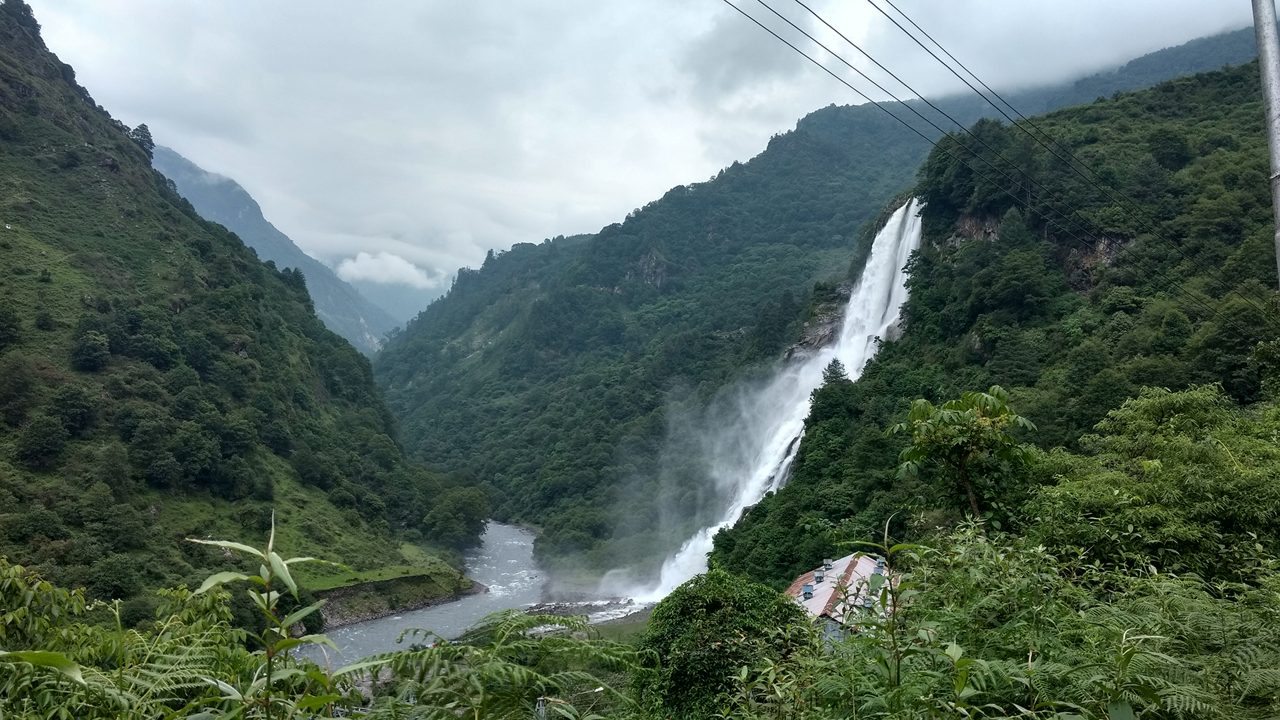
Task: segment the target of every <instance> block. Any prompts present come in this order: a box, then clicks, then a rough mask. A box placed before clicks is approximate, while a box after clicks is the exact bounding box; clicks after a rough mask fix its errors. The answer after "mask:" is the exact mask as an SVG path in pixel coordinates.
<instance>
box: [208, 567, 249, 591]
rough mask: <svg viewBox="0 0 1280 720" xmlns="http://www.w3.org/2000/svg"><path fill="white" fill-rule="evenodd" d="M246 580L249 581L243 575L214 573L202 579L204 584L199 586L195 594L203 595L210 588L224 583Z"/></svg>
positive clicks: (229, 572) (228, 572)
mask: <svg viewBox="0 0 1280 720" xmlns="http://www.w3.org/2000/svg"><path fill="white" fill-rule="evenodd" d="M248 579H249V576H248V575H245V574H244V573H238V572H231V571H227V572H220V573H214V574H212V575H210V576H209V577H207V578H205V579H204V582H203V583H202V584H201V585H200V589H199V590H196V592H195V594H196V595H199V594H200V593H203V592H205V591H207V590H209V589H211V588H214V587H217V586H219V585H222V584H225V583H229V582H236V581H237V580H248Z"/></svg>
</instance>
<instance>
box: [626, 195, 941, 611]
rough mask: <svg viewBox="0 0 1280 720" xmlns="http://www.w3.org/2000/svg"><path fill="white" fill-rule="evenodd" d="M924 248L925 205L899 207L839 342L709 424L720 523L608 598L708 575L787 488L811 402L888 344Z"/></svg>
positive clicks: (665, 590) (793, 365)
mask: <svg viewBox="0 0 1280 720" xmlns="http://www.w3.org/2000/svg"><path fill="white" fill-rule="evenodd" d="M919 244H920V204H919V202H918V201H916V200H915V199H912V200H910V201H909V202H907V204H905V205H903V206H902V207H900V208H898V210H897V211H895V212H894V213H893V215H892V216H891V217H890V218H889V221H888V222H887V223H886V224H885V226H884V228H883V229H882V230H880V232H879V233H878V234H877V235H876V237H875V240H874V242H873V243H872V248H871V254H870V256H868V258H867V263H866V265H865V266H864V267H863V270H862V276H861V277H860V278H859V279H858V283H857V284H856V285H855V286H854V288H853V292H852V294H851V295H850V297H849V304H848V306H847V307H846V309H845V314H844V322H843V324H842V326H841V329H840V334H839V336H838V338H837V339H836V342H835V343H834V344H832V345H831V346H829V347H825V348H821V349H820V350H817V351H815V352H813V353H812V354H809V355H807V356H804V357H797V358H793V359H792V360H791V361H790V362H787V363H785V364H783V365H782V366H781V367H780V368H779V369H778V371H777V373H776V374H775V375H774V376H773V377H772V378H771V379H770V380H769V381H767V382H766V383H765V384H764V385H762V386H757V387H754V388H753V389H751V390H746V391H744V392H742V393H741V394H740V396H739V398H738V400H737V402H735V403H732V404H731V405H730V407H731V408H732V412H731V414H730V415H729V416H728V417H725V416H723V415H721V414H716V415H715V416H712V417H709V418H708V422H707V423H706V429H705V431H703V432H702V434H701V438H702V441H701V442H700V443H699V448H700V451H701V454H702V458H701V461H702V464H703V466H704V468H705V471H706V475H707V481H708V482H709V483H711V484H712V485H713V486H714V489H715V491H716V495H717V496H718V497H719V498H720V502H721V504H722V505H721V511H720V513H719V515H718V517H719V520H718V521H716V522H715V523H713V524H711V525H708V526H707V527H704V528H702V529H701V530H699V531H698V532H697V533H695V534H694V535H693V536H692V537H690V538H689V539H688V540H686V541H685V542H684V544H683V545H682V546H681V547H680V549H679V550H677V551H676V552H675V553H674V554H672V555H671V556H670V557H668V558H667V559H666V560H665V561H664V562H663V564H662V570H661V572H660V574H659V576H658V578H657V579H656V580H654V581H653V582H651V583H647V584H635V583H633V582H631V581H629V580H628V579H627V571H626V570H621V571H617V572H614V573H610V575H609V576H606V578H605V580H604V581H603V582H602V584H601V590H602V592H603V593H604V594H606V595H622V596H626V597H632V598H635V599H636V600H637V601H640V602H656V601H658V600H661V599H662V598H664V597H666V596H667V595H668V594H669V593H670V592H671V591H672V590H674V589H675V588H676V587H678V586H679V585H680V584H681V583H683V582H685V581H686V580H688V579H689V578H692V577H693V576H695V575H697V574H699V573H701V572H704V571H705V570H706V568H707V553H709V552H710V551H711V546H712V539H713V538H714V537H715V534H716V533H717V532H719V531H720V530H721V529H723V528H725V527H728V526H729V525H731V524H733V523H734V522H735V521H737V519H738V517H739V516H740V515H741V514H742V512H743V511H744V510H746V509H747V508H749V507H751V506H752V505H754V504H756V503H757V502H759V501H760V499H761V498H763V497H764V495H765V493H767V492H771V491H774V490H777V489H778V488H779V487H781V485H782V484H783V483H784V482H786V480H787V476H788V472H789V471H790V468H791V463H792V462H793V461H794V460H795V454H796V451H797V450H798V449H799V446H800V443H799V442H798V441H799V439H800V436H801V435H802V434H803V433H804V420H805V418H806V417H807V416H808V415H809V398H810V395H811V394H812V393H813V391H814V390H815V389H816V388H817V387H818V386H819V385H821V384H822V371H823V370H824V369H825V368H826V367H827V365H828V364H829V363H830V362H831V361H832V360H833V359H836V360H839V361H840V362H841V363H843V364H844V366H845V368H846V370H847V371H848V373H849V376H850V377H851V378H853V379H857V377H858V376H859V375H861V374H862V369H863V367H865V366H866V364H867V361H868V360H870V359H871V358H872V357H873V356H875V353H876V350H877V349H878V348H879V346H878V344H877V339H878V338H881V337H884V336H885V335H886V334H887V333H888V332H889V331H890V330H891V329H892V328H893V327H894V326H895V325H897V323H898V317H899V310H900V308H901V306H902V303H903V302H904V301H905V300H906V299H907V289H906V285H905V283H906V273H905V272H904V270H903V268H904V267H905V266H906V264H907V259H908V258H909V257H910V255H911V252H912V251H913V250H915V249H916V247H918V246H919Z"/></svg>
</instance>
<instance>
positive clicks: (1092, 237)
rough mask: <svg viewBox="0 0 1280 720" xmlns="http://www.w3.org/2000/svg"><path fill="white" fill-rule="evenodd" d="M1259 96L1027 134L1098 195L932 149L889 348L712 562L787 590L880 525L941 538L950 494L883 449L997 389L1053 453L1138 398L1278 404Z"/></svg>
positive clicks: (1207, 82)
mask: <svg viewBox="0 0 1280 720" xmlns="http://www.w3.org/2000/svg"><path fill="white" fill-rule="evenodd" d="M1257 77H1258V70H1257V66H1256V64H1249V65H1242V66H1237V67H1234V68H1230V69H1228V70H1224V71H1220V72H1216V73H1208V74H1204V75H1198V76H1195V77H1191V78H1186V79H1182V80H1176V81H1172V82H1168V83H1164V84H1161V85H1159V86H1157V87H1155V88H1153V89H1151V90H1146V91H1140V92H1137V93H1132V94H1125V95H1120V96H1117V97H1116V98H1114V99H1111V100H1105V101H1100V102H1097V103H1094V104H1091V105H1086V106H1081V107H1077V108H1072V109H1068V110H1062V111H1059V112H1056V113H1053V114H1050V115H1048V116H1044V117H1041V118H1037V119H1036V120H1035V122H1036V124H1037V125H1038V126H1039V127H1040V128H1043V129H1044V130H1045V132H1046V133H1047V134H1048V135H1049V136H1050V137H1054V138H1057V139H1060V141H1061V142H1063V143H1064V145H1065V147H1067V148H1069V149H1070V151H1071V152H1072V153H1074V154H1076V155H1077V156H1078V157H1080V158H1081V159H1082V161H1083V163H1084V164H1085V166H1087V167H1090V168H1092V169H1094V170H1095V171H1096V172H1097V173H1098V174H1099V175H1100V176H1101V177H1103V178H1106V179H1107V181H1108V182H1109V183H1110V184H1111V185H1112V186H1113V187H1114V190H1113V191H1111V192H1110V193H1103V192H1100V191H1098V190H1097V189H1096V188H1094V187H1092V186H1091V185H1089V184H1088V183H1086V182H1085V181H1084V180H1083V179H1082V178H1080V177H1079V176H1078V175H1077V174H1076V173H1074V172H1073V171H1072V170H1071V169H1070V168H1069V167H1067V166H1065V164H1064V163H1063V162H1062V160H1060V159H1059V158H1056V157H1054V156H1052V155H1051V154H1050V153H1049V152H1048V151H1047V150H1045V149H1044V148H1042V147H1040V146H1038V145H1035V144H1034V143H1032V142H1031V141H1030V139H1028V137H1027V136H1026V135H1025V134H1022V133H1020V132H1018V131H1016V130H1015V129H1013V128H1010V127H1008V126H1003V125H998V124H996V123H992V122H981V123H979V124H978V125H977V126H975V128H974V133H975V134H976V135H977V136H979V137H981V138H982V139H983V140H984V141H985V142H986V143H987V144H988V145H990V146H991V147H992V148H996V149H998V150H999V152H1000V156H997V155H995V154H994V153H993V152H992V151H988V150H986V149H982V150H981V152H982V153H983V155H984V156H985V157H988V158H989V159H991V160H992V162H993V163H995V164H997V165H999V166H1000V167H1002V168H1006V169H1008V170H1010V173H1011V175H1010V178H1009V179H1008V180H992V179H990V177H989V176H990V175H991V174H992V173H990V172H989V171H988V170H987V168H986V166H984V165H982V164H981V163H978V162H973V161H970V163H964V162H961V161H960V160H957V159H956V158H957V157H966V156H967V153H966V152H965V151H963V150H961V149H960V148H961V147H964V146H968V147H979V146H978V144H977V143H976V142H975V141H974V140H972V139H970V138H968V137H965V136H952V137H950V138H948V139H947V140H946V141H944V143H943V144H942V149H940V150H938V151H935V152H934V153H932V154H931V155H930V158H929V160H928V161H927V162H926V163H925V165H924V167H923V168H922V170H921V174H920V179H919V183H918V185H917V187H916V189H915V192H916V194H917V195H918V196H919V197H921V198H922V199H923V200H924V201H925V203H926V205H925V210H924V225H925V242H924V245H923V247H922V249H921V250H920V251H919V252H918V253H917V254H916V256H915V257H914V258H913V260H912V262H911V265H910V268H911V275H910V279H909V281H908V287H909V289H910V291H911V292H910V298H909V300H908V301H907V302H906V304H905V305H904V307H903V315H904V318H905V321H904V324H903V331H902V333H901V336H900V337H899V338H898V339H896V340H895V341H893V342H889V343H886V344H885V345H884V346H883V348H882V349H881V351H880V353H879V354H878V355H877V357H876V358H875V359H873V360H872V361H871V362H870V363H869V364H868V366H867V368H866V369H865V371H864V373H863V375H862V376H861V377H860V378H859V380H858V381H857V382H854V383H850V382H848V381H844V382H836V383H831V384H829V385H828V386H825V387H823V388H821V389H820V390H819V391H817V392H816V393H815V395H814V404H813V409H812V412H811V414H810V417H809V418H808V420H807V422H806V430H805V436H804V440H803V441H802V444H801V447H800V452H799V455H798V457H797V460H796V463H795V465H794V473H793V476H792V481H791V483H790V484H789V485H787V486H786V487H785V488H783V489H782V490H780V491H779V492H777V493H776V494H774V495H772V496H769V497H766V498H765V499H764V500H762V501H761V502H760V503H759V504H757V505H756V506H755V507H753V508H752V509H750V510H749V511H748V512H746V513H745V514H744V515H743V517H742V518H741V520H740V521H739V522H738V523H737V524H736V525H734V526H733V527H732V528H730V529H728V530H726V531H724V532H722V533H720V534H719V535H718V536H717V537H716V542H715V550H714V552H713V553H712V562H713V563H715V564H716V565H717V566H718V567H722V568H725V569H727V570H731V571H734V572H738V573H742V574H746V575H749V576H751V577H754V578H757V579H759V580H763V581H766V582H769V583H771V584H773V585H774V586H775V587H781V586H784V585H786V583H788V582H789V581H790V579H791V578H792V577H794V576H795V575H796V574H798V573H799V572H801V571H803V570H804V569H805V568H807V567H810V566H811V565H813V564H814V563H816V562H817V561H819V560H820V559H821V558H823V557H826V556H830V555H831V553H833V552H835V551H836V549H837V547H838V545H837V544H838V543H839V542H841V541H845V540H850V539H856V540H865V539H870V538H877V537H879V533H880V532H882V531H883V528H884V524H885V522H886V521H888V520H889V519H890V518H893V519H894V530H895V532H896V533H897V534H898V535H899V536H900V537H902V536H905V535H908V534H909V532H910V530H909V529H908V528H909V527H910V526H911V525H912V523H918V522H921V519H922V518H923V521H924V522H925V523H939V522H954V519H955V517H956V516H957V515H958V514H959V513H960V512H961V508H958V507H956V506H954V505H952V504H949V502H948V501H947V500H946V497H947V491H946V489H945V488H940V487H938V486H937V485H936V484H931V483H930V482H928V480H929V478H924V479H923V480H919V479H917V480H912V479H910V478H904V477H901V476H900V475H899V474H898V473H897V472H896V470H897V458H898V454H899V452H900V451H901V450H902V449H903V447H904V446H905V444H906V442H907V439H904V438H901V437H890V436H887V435H886V434H885V432H884V430H885V429H886V428H888V427H890V426H892V425H893V424H895V423H897V422H900V421H902V419H903V418H904V416H905V415H906V413H907V410H908V408H909V406H910V403H911V402H912V400H913V399H915V398H925V399H927V400H932V401H935V402H938V401H942V400H945V399H947V398H950V397H956V396H958V395H959V394H960V393H961V392H963V391H966V390H970V389H974V388H985V387H988V386H990V385H1000V386H1002V387H1004V388H1005V389H1006V390H1008V392H1009V393H1010V396H1011V402H1012V403H1013V404H1014V405H1016V407H1018V409H1019V412H1020V413H1021V414H1023V415H1024V416H1026V417H1027V418H1029V419H1030V420H1031V421H1032V422H1033V423H1035V424H1036V425H1037V428H1038V429H1037V431H1036V432H1035V433H1034V434H1033V435H1032V437H1034V439H1035V441H1036V442H1037V443H1039V444H1040V445H1041V446H1042V447H1044V448H1045V449H1049V448H1053V447H1056V446H1066V447H1068V448H1077V447H1079V446H1080V444H1081V443H1083V444H1084V446H1085V447H1086V448H1088V447H1091V446H1093V445H1096V444H1097V441H1096V438H1095V439H1093V440H1090V439H1089V438H1088V437H1086V438H1085V439H1084V440H1082V439H1081V438H1082V436H1085V435H1087V434H1088V433H1090V432H1091V431H1092V429H1093V428H1094V426H1095V425H1096V424H1097V423H1098V422H1099V421H1101V420H1103V418H1104V416H1106V414H1107V412H1108V411H1110V410H1112V409H1114V408H1116V407H1117V406H1118V405H1120V403H1121V402H1122V401H1124V400H1125V399H1126V398H1128V397H1131V396H1135V395H1137V394H1138V393H1139V391H1140V389H1141V388H1142V387H1144V386H1156V387H1163V388H1172V389H1175V390H1178V389H1184V388H1187V387H1189V386H1192V385H1197V384H1217V385H1218V386H1220V387H1221V388H1223V389H1224V390H1225V393H1226V394H1227V395H1228V396H1229V397H1231V398H1232V399H1234V400H1235V401H1237V402H1241V403H1245V404H1248V403H1254V402H1257V401H1259V400H1261V399H1263V398H1265V397H1273V393H1274V390H1275V386H1274V384H1273V383H1274V382H1275V377H1276V370H1277V367H1276V365H1275V361H1274V356H1273V354H1271V353H1273V351H1270V350H1266V347H1268V346H1265V345H1263V346H1260V345H1259V343H1260V342H1262V341H1272V340H1273V338H1275V337H1276V329H1277V327H1280V325H1278V318H1277V315H1276V301H1275V298H1274V292H1273V290H1272V288H1273V286H1274V284H1275V277H1274V274H1273V273H1274V269H1273V262H1274V249H1273V247H1272V244H1271V222H1272V220H1271V208H1270V197H1269V195H1268V190H1267V182H1266V179H1267V176H1268V174H1269V172H1268V164H1267V162H1268V161H1267V150H1266V136H1265V133H1264V131H1263V127H1262V119H1263V110H1262V104H1261V94H1260V91H1259V86H1258V81H1257ZM948 151H949V152H950V154H949V153H948ZM1057 152H1058V154H1062V153H1061V151H1057ZM1001 156H1002V157H1004V158H1010V159H1016V162H1017V165H1016V167H1017V168H1018V170H1017V171H1016V172H1015V171H1013V168H1014V167H1015V166H1014V165H1011V164H1009V163H1006V162H1004V161H1003V160H1001V159H1000V157H1001ZM971 165H972V166H977V167H978V168H979V169H980V170H981V171H982V172H975V171H974V170H973V169H972V167H971ZM1024 172H1025V173H1026V176H1029V177H1031V178H1034V187H1035V188H1037V190H1036V191H1035V192H1033V193H1031V196H1030V197H1031V200H1030V204H1029V206H1025V207H1024V206H1023V205H1022V204H1021V203H1015V202H1013V201H1012V200H1011V196H1010V194H1009V192H1008V191H1012V192H1013V193H1014V194H1015V196H1017V197H1023V196H1024V195H1023V194H1022V191H1021V190H1020V188H1021V187H1025V184H1024V183H1025V181H1023V180H1022V177H1023V175H1022V174H1021V173H1024ZM984 176H987V177H984ZM1126 197H1127V198H1133V199H1134V200H1135V202H1136V203H1137V204H1138V205H1139V207H1140V211H1135V210H1134V209H1133V207H1132V206H1131V205H1130V204H1128V203H1126V202H1124V201H1123V200H1121V198H1126ZM1064 218H1070V220H1069V221H1068V220H1065V219H1064ZM1073 235H1076V236H1079V238H1080V239H1077V238H1074V237H1072V236H1073ZM1081 240H1084V242H1081ZM1268 378H1270V379H1269V380H1268ZM1266 383H1272V384H1271V385H1266ZM1267 387H1269V388H1270V390H1267V389H1266V388H1267ZM1090 437H1092V436H1090ZM1156 442H1158V441H1156ZM1035 480H1036V482H1039V483H1042V484H1051V483H1052V482H1053V480H1052V478H1051V477H1038V478H1036V479H1035ZM979 492H980V493H983V494H985V499H986V501H987V502H988V503H999V505H997V507H996V509H995V511H994V512H995V513H996V515H997V517H999V516H1000V513H1002V512H1004V511H1003V510H1001V509H1000V507H1001V506H1003V505H1014V504H1016V502H1017V500H1016V498H1013V497H1006V495H1007V492H1008V491H1007V490H1006V489H1004V488H1002V487H1001V486H999V485H991V486H988V487H983V488H979ZM1101 517H1105V514H1104V515H1102V516H1101ZM1255 530H1256V531H1257V532H1259V533H1261V532H1263V525H1259V526H1258V527H1256V528H1255ZM918 531H919V530H918V529H917V532H918ZM1222 532H1229V530H1228V529H1227V528H1225V527H1224V528H1223V529H1222ZM1168 542H1170V543H1175V545H1176V541H1175V540H1173V539H1169V540H1168ZM1223 552H1226V550H1225V549H1224V550H1223Z"/></svg>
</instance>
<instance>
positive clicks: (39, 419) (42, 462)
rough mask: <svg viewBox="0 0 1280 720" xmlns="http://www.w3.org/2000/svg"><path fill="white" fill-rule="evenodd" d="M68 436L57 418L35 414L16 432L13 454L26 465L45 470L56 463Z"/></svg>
mask: <svg viewBox="0 0 1280 720" xmlns="http://www.w3.org/2000/svg"><path fill="white" fill-rule="evenodd" d="M70 437H71V435H70V434H69V433H68V432H67V431H66V428H64V427H63V426H62V423H61V422H59V421H58V419H57V418H54V417H50V416H48V415H37V416H35V417H34V418H32V419H31V421H30V422H28V423H27V424H26V425H25V426H24V427H23V428H22V430H21V431H20V432H19V433H18V441H17V443H16V444H15V448H14V454H15V455H16V456H17V458H18V460H19V461H20V462H22V463H23V464H24V465H26V466H27V467H29V468H32V469H35V470H45V469H48V468H50V467H53V466H54V465H55V464H57V462H58V458H59V456H61V455H62V449H63V448H64V447H66V445H67V440H69V439H70Z"/></svg>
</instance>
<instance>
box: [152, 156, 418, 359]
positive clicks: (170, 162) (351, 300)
mask: <svg viewBox="0 0 1280 720" xmlns="http://www.w3.org/2000/svg"><path fill="white" fill-rule="evenodd" d="M151 162H152V164H153V165H154V166H155V168H156V169H157V170H159V171H160V172H161V173H163V174H164V176H165V177H167V178H169V179H170V180H172V181H173V184H174V185H176V186H177V188H178V192H179V193H181V194H182V196H183V197H184V198H186V199H187V200H189V201H190V202H191V204H192V205H193V206H194V207H195V209H196V212H198V213H200V216H201V217H203V218H205V219H206V220H212V221H213V222H216V223H218V224H220V225H222V226H223V227H225V228H227V229H228V230H230V231H231V232H233V233H235V234H236V235H237V236H239V238H240V239H241V240H243V241H244V243H245V244H246V245H248V246H249V247H251V248H253V249H254V251H256V252H257V253H258V257H260V258H262V259H263V260H269V261H271V262H273V263H275V264H276V267H278V268H282V269H283V268H296V269H298V270H301V271H302V275H303V277H305V278H306V280H307V291H308V292H309V293H310V295H311V301H312V302H313V303H314V304H315V308H316V315H318V316H320V319H321V320H322V321H324V324H325V327H327V328H329V329H330V330H332V331H334V332H336V333H338V334H339V335H341V336H342V337H344V338H346V339H347V342H350V343H351V344H352V345H354V346H356V349H358V350H360V351H361V352H363V353H366V354H372V353H373V352H374V351H376V350H377V349H378V348H379V347H380V346H381V345H382V338H383V336H385V335H386V334H387V333H388V332H390V331H391V330H392V329H393V328H395V327H396V321H395V320H392V319H391V316H390V315H388V314H387V313H386V311H384V310H383V309H382V308H380V307H378V306H377V305H375V304H373V303H372V302H370V301H369V300H367V299H365V297H364V296H362V295H361V294H360V292H359V291H358V290H356V289H355V288H354V287H352V286H351V285H349V284H347V283H346V282H345V281H343V280H342V279H341V278H339V277H338V276H337V275H336V274H334V272H333V270H331V269H329V267H328V266H326V265H325V264H324V263H322V262H320V261H319V260H316V259H315V258H313V257H311V256H310V255H307V254H306V253H304V252H302V250H301V249H300V248H298V246H297V245H294V244H293V240H290V239H289V236H288V235H285V234H284V233H282V232H280V230H279V229H277V228H276V226H275V225H272V224H271V223H270V222H269V221H268V220H267V219H266V218H265V217H263V216H262V208H261V207H259V206H258V203H257V201H255V200H254V199H253V197H252V196H250V195H249V193H248V192H246V191H245V189H244V188H242V187H240V184H239V183H237V182H236V181H234V180H232V179H230V178H226V177H222V176H221V175H215V174H213V173H210V172H207V171H205V170H202V169H201V168H200V167H199V166H198V165H196V164H195V163H193V162H191V161H190V160H188V159H186V158H184V157H182V156H181V155H179V154H178V153H176V152H174V151H173V150H170V149H169V148H167V147H162V146H157V147H156V149H155V152H154V153H153V157H152V159H151Z"/></svg>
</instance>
